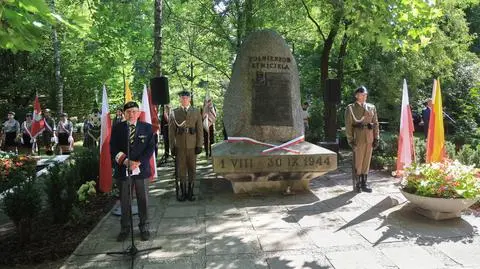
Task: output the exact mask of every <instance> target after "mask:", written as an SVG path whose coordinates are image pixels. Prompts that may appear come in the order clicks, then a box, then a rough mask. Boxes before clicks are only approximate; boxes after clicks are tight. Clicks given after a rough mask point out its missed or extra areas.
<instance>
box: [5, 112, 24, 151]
mask: <svg viewBox="0 0 480 269" xmlns="http://www.w3.org/2000/svg"><path fill="white" fill-rule="evenodd" d="M7 117H8V120H6V121H5V122H4V123H3V127H2V139H3V150H5V151H16V150H17V143H18V142H19V141H20V135H21V133H20V123H18V121H17V120H16V119H15V112H12V111H10V112H8V115H7Z"/></svg>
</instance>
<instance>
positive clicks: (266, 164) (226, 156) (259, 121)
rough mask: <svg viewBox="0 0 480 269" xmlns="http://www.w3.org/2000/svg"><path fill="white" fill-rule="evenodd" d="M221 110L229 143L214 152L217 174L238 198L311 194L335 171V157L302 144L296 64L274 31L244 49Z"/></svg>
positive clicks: (251, 37) (256, 35) (254, 35)
mask: <svg viewBox="0 0 480 269" xmlns="http://www.w3.org/2000/svg"><path fill="white" fill-rule="evenodd" d="M223 109H224V125H225V129H226V132H227V135H228V137H229V139H228V140H226V141H223V142H221V143H218V144H215V145H214V146H213V148H212V159H213V171H214V172H215V173H217V174H219V175H221V176H223V177H225V178H226V179H228V180H230V181H231V182H232V186H233V190H234V192H235V193H242V192H263V191H277V190H282V191H287V192H289V191H294V190H307V189H308V183H309V181H310V180H311V179H313V178H315V177H318V176H321V175H322V174H324V173H326V172H328V171H331V170H335V169H336V168H337V155H336V153H335V152H332V151H330V150H327V149H325V148H322V147H319V146H317V145H314V144H311V143H308V142H305V141H304V136H303V135H304V125H303V119H302V114H301V112H302V108H301V100H300V82H299V77H298V69H297V64H296V61H295V58H293V55H292V53H291V51H290V48H289V47H288V45H287V44H286V42H285V40H284V39H283V38H282V37H280V36H279V35H278V34H277V33H275V32H274V31H271V30H261V31H256V32H253V33H252V34H250V35H249V36H248V38H247V39H246V40H245V41H244V43H243V44H242V46H241V48H240V51H239V53H238V55H237V58H236V60H235V63H234V66H233V74H232V79H231V81H230V85H229V87H228V89H227V92H226V94H225V99H224V104H223Z"/></svg>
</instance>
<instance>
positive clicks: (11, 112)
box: [7, 111, 15, 116]
mask: <svg viewBox="0 0 480 269" xmlns="http://www.w3.org/2000/svg"><path fill="white" fill-rule="evenodd" d="M7 114H9V115H12V116H15V112H13V111H8V113H7Z"/></svg>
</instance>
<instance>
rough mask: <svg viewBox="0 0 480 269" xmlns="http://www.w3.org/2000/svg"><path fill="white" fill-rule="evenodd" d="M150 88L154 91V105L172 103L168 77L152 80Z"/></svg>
mask: <svg viewBox="0 0 480 269" xmlns="http://www.w3.org/2000/svg"><path fill="white" fill-rule="evenodd" d="M150 88H151V89H152V103H153V104H154V105H166V104H169V103H170V93H169V90H168V78H167V77H164V76H161V77H155V78H152V79H150Z"/></svg>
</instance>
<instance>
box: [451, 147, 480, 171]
mask: <svg viewBox="0 0 480 269" xmlns="http://www.w3.org/2000/svg"><path fill="white" fill-rule="evenodd" d="M456 159H457V160H459V161H460V162H461V163H463V164H466V165H475V167H477V168H480V145H478V146H477V147H476V148H474V147H472V146H471V145H469V144H466V145H463V147H462V148H461V149H460V150H459V151H458V153H457V156H456Z"/></svg>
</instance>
